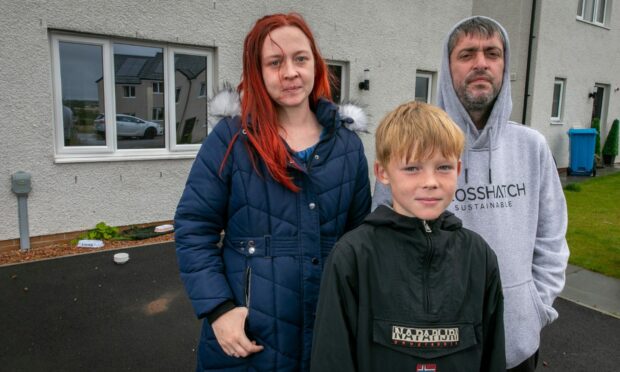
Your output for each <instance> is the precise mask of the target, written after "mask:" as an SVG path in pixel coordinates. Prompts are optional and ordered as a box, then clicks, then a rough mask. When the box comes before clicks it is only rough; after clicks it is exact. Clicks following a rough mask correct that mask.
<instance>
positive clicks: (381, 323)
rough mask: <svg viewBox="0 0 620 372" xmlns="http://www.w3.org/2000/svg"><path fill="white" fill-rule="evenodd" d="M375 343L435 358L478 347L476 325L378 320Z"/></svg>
mask: <svg viewBox="0 0 620 372" xmlns="http://www.w3.org/2000/svg"><path fill="white" fill-rule="evenodd" d="M372 338H373V341H374V342H375V343H377V344H379V345H382V346H384V347H387V348H389V349H392V350H394V351H397V352H400V353H404V354H408V355H410V356H413V357H416V358H422V359H434V358H439V357H443V356H447V355H451V354H454V353H458V352H460V351H463V350H466V349H469V348H471V347H474V346H475V345H477V344H478V341H477V339H476V332H475V329H474V325H473V324H472V323H432V324H424V323H411V322H406V321H397V320H385V319H377V318H375V319H374V321H373V334H372Z"/></svg>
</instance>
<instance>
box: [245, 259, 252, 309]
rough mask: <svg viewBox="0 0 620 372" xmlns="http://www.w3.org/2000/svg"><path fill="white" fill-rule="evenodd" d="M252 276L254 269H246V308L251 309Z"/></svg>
mask: <svg viewBox="0 0 620 372" xmlns="http://www.w3.org/2000/svg"><path fill="white" fill-rule="evenodd" d="M251 276H252V268H251V267H249V266H248V267H247V268H246V269H245V306H246V307H247V308H248V310H249V309H250V297H251V293H252V280H251V279H250V278H251Z"/></svg>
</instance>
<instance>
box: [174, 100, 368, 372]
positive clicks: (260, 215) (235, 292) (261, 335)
mask: <svg viewBox="0 0 620 372" xmlns="http://www.w3.org/2000/svg"><path fill="white" fill-rule="evenodd" d="M315 114H316V116H317V119H318V121H319V123H320V124H321V125H322V126H323V127H324V135H323V137H322V139H321V140H320V142H319V143H318V144H317V146H316V148H315V150H314V152H313V154H312V155H311V156H310V157H309V158H308V160H307V162H304V161H302V160H301V159H296V160H297V164H298V165H299V167H300V168H301V169H297V168H295V167H292V166H291V167H289V173H290V174H291V175H292V176H293V178H294V182H295V184H296V185H298V186H299V187H300V188H301V191H300V192H298V193H294V192H292V191H290V190H288V189H286V188H285V187H283V186H282V185H281V184H279V183H277V182H275V181H274V180H273V179H272V178H271V177H270V176H269V173H268V172H267V168H266V166H265V164H264V163H262V162H261V161H259V162H258V163H257V164H258V165H257V166H258V168H259V170H260V173H261V175H259V174H258V173H257V172H256V171H255V170H254V168H253V166H252V163H251V161H250V158H249V154H248V150H247V146H248V144H249V142H247V138H246V137H245V136H244V134H243V132H242V131H241V129H240V124H239V117H238V116H237V117H234V118H225V119H223V120H222V121H220V123H219V124H218V125H217V126H216V127H215V128H214V129H213V131H212V132H211V133H210V134H209V136H208V137H207V138H206V139H205V141H204V142H203V144H202V147H201V149H200V151H199V152H198V155H197V157H196V160H195V161H194V164H193V166H192V169H191V171H190V174H189V177H188V180H187V184H186V186H185V191H184V192H183V195H182V197H181V200H180V202H179V205H178V208H177V211H176V215H175V231H176V232H175V237H176V246H177V258H178V263H179V268H180V271H181V279H182V280H183V283H184V284H185V288H186V290H187V292H188V294H189V297H190V300H191V302H192V305H193V307H194V310H195V312H196V315H197V316H198V317H199V318H204V317H206V316H207V315H209V313H210V312H212V311H213V310H214V309H215V308H217V307H218V306H221V305H222V304H223V303H225V302H227V301H232V302H234V304H235V305H236V306H247V307H248V309H249V312H248V318H247V322H246V333H247V335H248V337H249V338H250V339H251V340H254V341H256V343H257V344H259V345H262V346H264V350H263V351H261V352H259V353H256V354H253V355H251V356H249V357H247V358H232V357H229V356H227V355H226V354H225V353H224V352H223V351H222V349H221V348H220V346H219V344H218V343H217V340H216V339H215V336H214V334H213V330H212V328H211V326H210V324H209V322H208V320H205V321H204V322H203V329H202V335H201V340H200V345H199V352H198V370H205V371H207V370H208V371H248V370H250V371H254V370H256V371H300V370H301V371H306V370H308V369H309V361H310V346H311V344H312V329H313V325H314V316H315V308H316V303H317V298H318V290H319V284H320V279H321V272H322V270H323V263H324V261H325V259H326V258H327V255H328V254H329V252H330V251H331V249H332V247H333V245H334V243H335V242H336V240H337V239H338V238H339V237H340V236H342V235H343V234H344V233H345V232H346V231H348V230H351V229H352V228H354V227H356V226H357V225H359V224H360V223H361V222H362V220H363V219H364V217H365V216H366V215H367V214H368V213H369V211H370V202H371V200H370V187H369V181H368V165H367V163H366V157H365V155H364V149H363V146H362V142H361V140H360V139H359V137H358V136H357V134H355V133H353V132H351V131H350V130H348V129H346V128H345V126H344V125H343V122H344V120H343V119H342V118H341V117H340V115H339V113H338V107H337V106H335V105H334V104H333V103H331V102H328V101H320V102H319V103H318V105H317V109H316V110H315ZM237 133H239V138H238V140H237V141H236V142H235V144H234V146H233V149H232V151H231V153H230V155H229V157H228V159H227V161H226V163H225V165H224V167H223V169H222V172H221V174H220V172H219V170H220V165H221V164H222V160H223V158H224V154H225V152H226V149H227V146H228V144H229V143H230V141H231V139H232V137H233V136H234V135H235V134H237ZM223 230H225V237H224V240H223V245H222V247H221V248H220V247H219V246H218V242H219V241H220V236H221V232H222V231H223Z"/></svg>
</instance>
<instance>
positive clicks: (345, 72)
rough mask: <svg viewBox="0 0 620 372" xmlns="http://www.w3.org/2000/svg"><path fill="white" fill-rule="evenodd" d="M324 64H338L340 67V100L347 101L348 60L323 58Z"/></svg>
mask: <svg viewBox="0 0 620 372" xmlns="http://www.w3.org/2000/svg"><path fill="white" fill-rule="evenodd" d="M325 64H327V65H334V66H340V67H341V68H342V76H341V79H340V102H341V103H343V102H348V101H349V62H345V61H333V60H325Z"/></svg>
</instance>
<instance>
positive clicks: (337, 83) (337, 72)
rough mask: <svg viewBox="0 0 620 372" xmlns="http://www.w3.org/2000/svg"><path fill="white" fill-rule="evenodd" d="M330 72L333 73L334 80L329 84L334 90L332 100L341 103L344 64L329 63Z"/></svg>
mask: <svg viewBox="0 0 620 372" xmlns="http://www.w3.org/2000/svg"><path fill="white" fill-rule="evenodd" d="M327 67H328V68H329V72H330V73H331V74H332V80H330V82H329V85H330V88H331V91H332V101H334V102H335V103H340V102H341V100H342V94H341V92H342V86H341V84H342V66H339V65H327Z"/></svg>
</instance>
